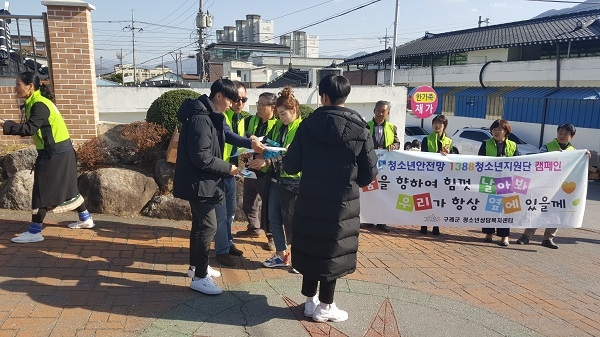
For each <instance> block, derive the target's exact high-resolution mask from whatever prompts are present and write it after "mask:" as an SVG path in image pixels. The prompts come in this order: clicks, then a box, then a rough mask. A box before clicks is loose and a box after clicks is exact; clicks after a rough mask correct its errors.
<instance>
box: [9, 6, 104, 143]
mask: <svg viewBox="0 0 600 337" xmlns="http://www.w3.org/2000/svg"><path fill="white" fill-rule="evenodd" d="M42 4H43V5H45V6H46V7H47V13H48V36H49V41H48V42H49V52H50V61H51V64H49V66H50V67H51V76H52V77H51V79H50V81H51V84H52V87H53V91H54V102H55V104H56V106H57V108H58V110H59V111H60V113H61V114H62V116H63V118H64V119H65V122H66V124H67V127H68V129H69V133H70V134H71V139H72V141H73V142H74V143H75V144H81V143H83V142H85V141H87V140H89V139H92V138H94V137H96V135H97V124H98V120H99V118H98V97H97V93H96V82H95V77H96V72H95V70H94V69H95V64H94V49H93V45H94V43H93V38H92V19H91V10H93V9H95V7H94V6H92V5H90V4H88V3H86V2H83V1H80V0H44V1H42ZM0 103H2V104H1V108H0V113H2V116H3V117H2V118H4V119H11V120H19V116H20V112H19V106H20V105H21V104H22V101H21V100H19V99H17V98H16V96H15V95H14V93H13V87H12V86H1V87H0ZM0 142H2V143H17V142H18V143H23V142H25V143H30V142H31V139H30V137H25V138H20V137H14V136H0Z"/></svg>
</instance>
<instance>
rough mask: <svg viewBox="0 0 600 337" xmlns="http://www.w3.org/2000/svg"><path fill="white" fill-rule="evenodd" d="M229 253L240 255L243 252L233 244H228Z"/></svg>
mask: <svg viewBox="0 0 600 337" xmlns="http://www.w3.org/2000/svg"><path fill="white" fill-rule="evenodd" d="M229 255H233V256H242V255H244V252H243V251H241V250H239V249H238V248H237V247H236V246H235V245H231V246H229Z"/></svg>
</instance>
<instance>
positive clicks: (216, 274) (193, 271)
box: [187, 266, 221, 277]
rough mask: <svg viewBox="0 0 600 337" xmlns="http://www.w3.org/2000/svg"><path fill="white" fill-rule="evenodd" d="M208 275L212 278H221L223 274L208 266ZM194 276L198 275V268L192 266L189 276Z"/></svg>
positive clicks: (189, 269)
mask: <svg viewBox="0 0 600 337" xmlns="http://www.w3.org/2000/svg"><path fill="white" fill-rule="evenodd" d="M206 274H207V275H208V276H210V277H221V272H220V271H218V270H216V269H213V267H211V266H208V269H206ZM194 275H196V267H194V266H190V267H189V268H188V271H187V276H188V277H194Z"/></svg>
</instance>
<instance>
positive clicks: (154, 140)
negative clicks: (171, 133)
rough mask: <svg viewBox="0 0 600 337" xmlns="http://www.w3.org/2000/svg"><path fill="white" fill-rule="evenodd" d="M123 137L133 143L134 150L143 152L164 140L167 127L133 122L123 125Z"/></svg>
mask: <svg viewBox="0 0 600 337" xmlns="http://www.w3.org/2000/svg"><path fill="white" fill-rule="evenodd" d="M120 133H121V137H123V139H125V140H128V141H131V142H132V143H133V147H134V151H136V152H143V151H146V150H148V149H150V148H152V147H154V146H156V145H158V144H161V143H163V142H164V141H165V135H166V134H167V129H165V128H164V127H163V126H162V125H159V124H156V123H149V122H134V123H131V124H127V125H125V126H124V127H123V128H122V129H121V131H120Z"/></svg>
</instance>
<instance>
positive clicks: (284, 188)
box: [279, 184, 298, 259]
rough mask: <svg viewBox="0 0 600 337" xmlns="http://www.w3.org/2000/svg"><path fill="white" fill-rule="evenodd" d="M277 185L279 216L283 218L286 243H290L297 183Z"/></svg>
mask: <svg viewBox="0 0 600 337" xmlns="http://www.w3.org/2000/svg"><path fill="white" fill-rule="evenodd" d="M279 187H280V188H279V198H280V199H281V216H282V218H283V229H284V231H285V240H286V243H287V244H288V245H291V244H292V225H293V223H294V209H295V208H296V198H297V197H298V185H297V184H296V185H279ZM292 259H293V257H292Z"/></svg>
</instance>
